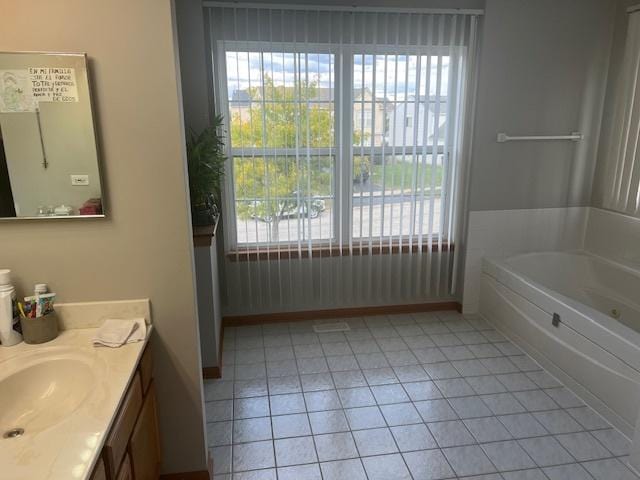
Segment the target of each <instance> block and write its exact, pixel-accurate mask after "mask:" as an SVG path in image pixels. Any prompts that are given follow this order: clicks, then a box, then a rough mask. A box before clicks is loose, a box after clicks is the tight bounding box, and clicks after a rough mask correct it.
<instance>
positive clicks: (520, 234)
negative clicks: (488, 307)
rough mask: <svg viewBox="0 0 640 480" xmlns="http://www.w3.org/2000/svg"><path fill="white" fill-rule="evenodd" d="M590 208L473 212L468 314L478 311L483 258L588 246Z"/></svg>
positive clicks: (467, 280) (467, 269)
mask: <svg viewBox="0 0 640 480" xmlns="http://www.w3.org/2000/svg"><path fill="white" fill-rule="evenodd" d="M590 210H591V209H590V208H589V207H569V208H541V209H531V210H490V211H477V212H469V225H468V228H467V243H466V258H465V271H464V297H463V302H462V309H463V312H464V313H476V312H477V311H478V304H479V298H480V275H481V270H482V257H485V256H487V257H508V256H511V255H516V254H518V253H527V252H542V251H549V250H581V249H583V247H584V238H585V233H584V232H585V229H586V228H587V218H588V216H589V211H590Z"/></svg>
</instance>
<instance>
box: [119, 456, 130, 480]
mask: <svg viewBox="0 0 640 480" xmlns="http://www.w3.org/2000/svg"><path fill="white" fill-rule="evenodd" d="M118 480H133V474H132V473H131V458H130V457H129V455H127V456H126V457H124V460H123V461H122V465H120V471H119V472H118Z"/></svg>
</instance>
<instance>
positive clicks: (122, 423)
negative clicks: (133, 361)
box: [104, 373, 142, 478]
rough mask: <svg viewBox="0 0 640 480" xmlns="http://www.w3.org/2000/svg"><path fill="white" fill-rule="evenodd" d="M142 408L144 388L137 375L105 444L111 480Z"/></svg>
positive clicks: (120, 461) (114, 476)
mask: <svg viewBox="0 0 640 480" xmlns="http://www.w3.org/2000/svg"><path fill="white" fill-rule="evenodd" d="M141 407H142V386H141V384H140V375H139V374H138V373H136V375H135V376H134V377H133V380H132V382H131V385H130V386H129V390H128V391H127V394H126V395H125V398H124V401H123V402H122V406H121V407H120V411H119V412H118V416H117V418H116V421H115V422H114V424H113V427H112V429H111V432H110V433H109V437H108V438H107V442H106V444H105V448H104V452H105V461H106V466H107V472H108V473H109V478H116V472H117V471H118V467H119V465H120V464H121V463H122V460H123V458H124V455H125V453H126V451H127V444H128V443H129V438H131V432H132V431H133V427H134V425H135V424H136V419H137V418H138V413H139V412H140V408H141Z"/></svg>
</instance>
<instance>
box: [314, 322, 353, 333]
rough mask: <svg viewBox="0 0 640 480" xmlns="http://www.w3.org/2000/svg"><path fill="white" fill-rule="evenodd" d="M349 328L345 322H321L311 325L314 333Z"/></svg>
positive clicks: (339, 330)
mask: <svg viewBox="0 0 640 480" xmlns="http://www.w3.org/2000/svg"><path fill="white" fill-rule="evenodd" d="M349 330H351V328H350V327H349V325H348V324H347V322H336V323H321V324H320V325H314V326H313V331H314V332H316V333H333V332H348V331H349Z"/></svg>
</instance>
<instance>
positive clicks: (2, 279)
mask: <svg viewBox="0 0 640 480" xmlns="http://www.w3.org/2000/svg"><path fill="white" fill-rule="evenodd" d="M19 328H20V316H19V314H18V305H17V303H16V289H15V288H14V286H13V285H11V270H0V344H2V346H3V347H11V346H12V345H15V344H17V343H20V342H22V335H21V334H20V332H19Z"/></svg>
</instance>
